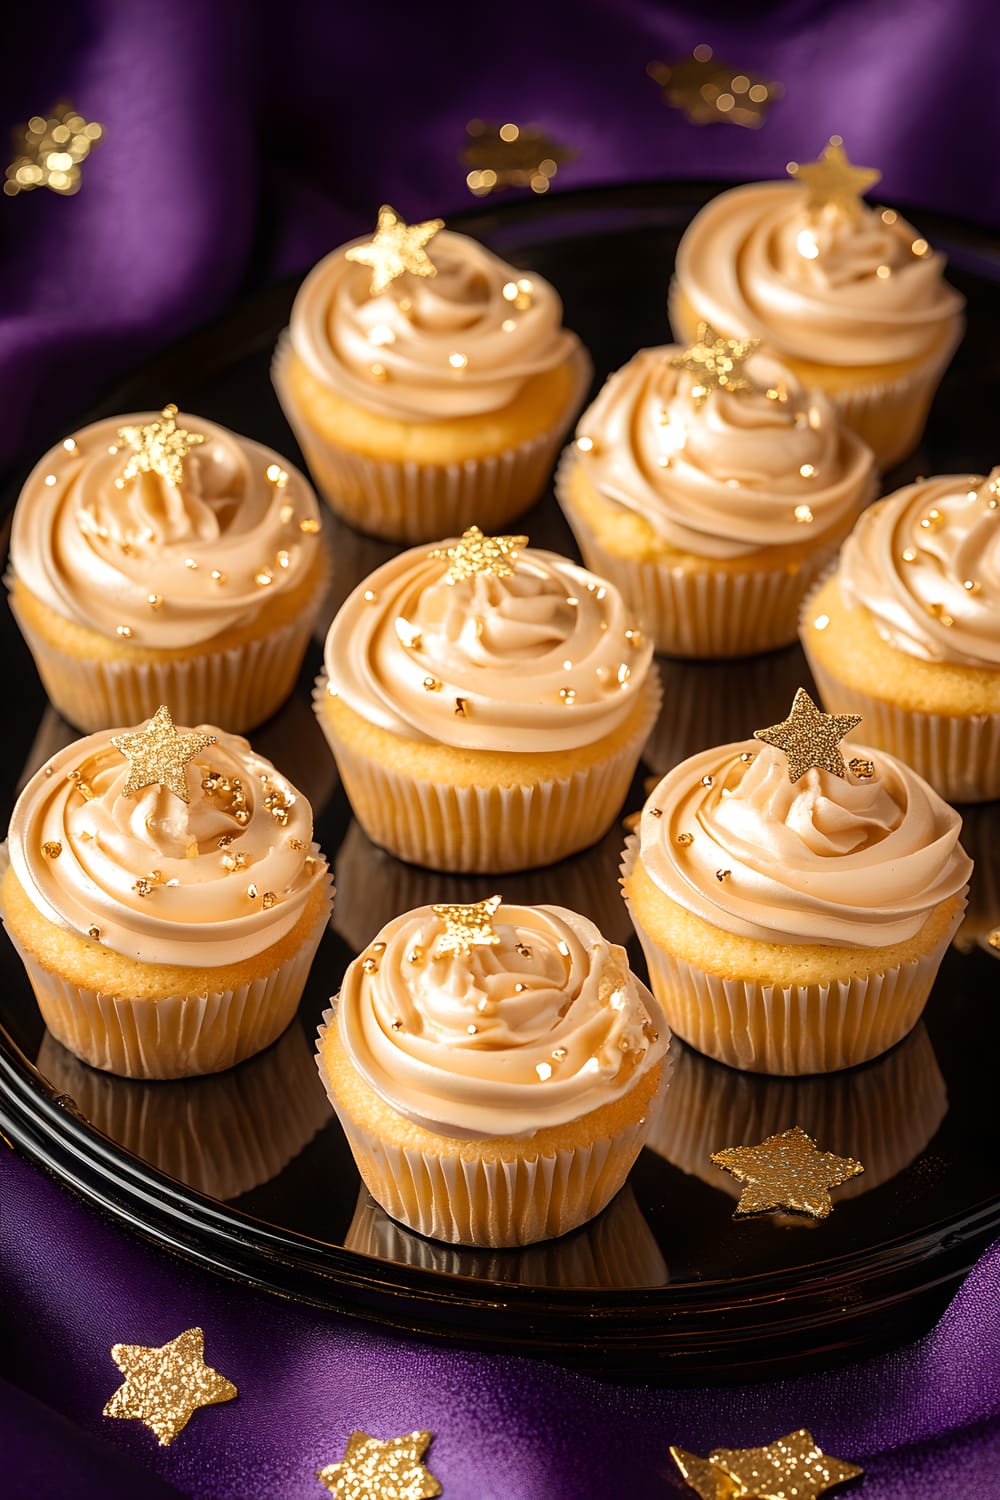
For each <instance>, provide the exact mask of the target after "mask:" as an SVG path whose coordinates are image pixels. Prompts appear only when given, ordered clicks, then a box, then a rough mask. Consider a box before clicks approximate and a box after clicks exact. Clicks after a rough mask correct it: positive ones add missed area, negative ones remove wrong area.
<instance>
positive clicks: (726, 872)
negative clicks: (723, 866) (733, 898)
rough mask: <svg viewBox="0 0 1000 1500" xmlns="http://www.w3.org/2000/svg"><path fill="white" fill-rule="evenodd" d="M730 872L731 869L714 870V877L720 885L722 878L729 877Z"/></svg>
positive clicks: (726, 878)
mask: <svg viewBox="0 0 1000 1500" xmlns="http://www.w3.org/2000/svg"><path fill="white" fill-rule="evenodd" d="M732 873H733V872H732V870H716V872H715V878H716V880H717V881H718V882H719V884H720V885H721V884H722V882H723V881H724V880H728V879H729V877H730V875H731V874H732Z"/></svg>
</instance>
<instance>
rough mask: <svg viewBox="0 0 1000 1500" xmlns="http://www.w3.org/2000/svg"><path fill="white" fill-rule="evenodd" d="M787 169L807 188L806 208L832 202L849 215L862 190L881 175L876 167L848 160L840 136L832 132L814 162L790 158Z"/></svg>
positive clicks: (816, 207) (879, 178)
mask: <svg viewBox="0 0 1000 1500" xmlns="http://www.w3.org/2000/svg"><path fill="white" fill-rule="evenodd" d="M787 171H788V175H789V176H790V177H794V178H795V180H796V182H801V183H803V184H804V186H805V187H806V188H807V189H808V192H809V197H808V199H807V201H806V207H807V208H809V209H810V210H813V211H815V210H817V209H821V208H826V207H827V205H828V204H831V205H833V206H834V207H835V208H839V209H842V210H843V211H844V212H845V213H848V214H856V213H857V211H858V207H859V199H860V197H861V195H862V193H867V191H868V189H869V188H870V187H874V186H875V184H876V182H879V181H880V180H881V177H882V173H881V172H879V171H878V170H877V169H876V168H875V167H856V166H854V165H853V164H852V163H851V162H849V161H848V159H847V153H846V151H845V150H844V143H843V141H842V140H841V138H840V136H839V135H831V137H830V143H829V145H828V146H826V147H824V149H823V153H822V155H821V156H820V157H819V159H818V160H817V161H809V162H805V163H803V164H801V165H800V164H799V162H797V161H790V162H789V163H788V168H787Z"/></svg>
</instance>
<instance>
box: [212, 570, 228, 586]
mask: <svg viewBox="0 0 1000 1500" xmlns="http://www.w3.org/2000/svg"><path fill="white" fill-rule="evenodd" d="M225 581H226V575H225V573H223V571H222V569H221V568H213V569H212V582H213V583H225Z"/></svg>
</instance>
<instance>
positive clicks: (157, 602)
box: [146, 594, 163, 609]
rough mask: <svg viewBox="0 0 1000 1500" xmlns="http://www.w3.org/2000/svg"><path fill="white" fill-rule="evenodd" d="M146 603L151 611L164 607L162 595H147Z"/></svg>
mask: <svg viewBox="0 0 1000 1500" xmlns="http://www.w3.org/2000/svg"><path fill="white" fill-rule="evenodd" d="M146 603H147V604H148V605H149V607H150V609H160V608H161V607H162V605H163V598H162V595H160V594H147V595H146Z"/></svg>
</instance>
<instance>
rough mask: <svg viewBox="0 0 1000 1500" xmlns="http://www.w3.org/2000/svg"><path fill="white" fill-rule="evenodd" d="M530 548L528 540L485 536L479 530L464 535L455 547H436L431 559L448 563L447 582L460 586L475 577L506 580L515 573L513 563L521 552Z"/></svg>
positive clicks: (477, 528)
mask: <svg viewBox="0 0 1000 1500" xmlns="http://www.w3.org/2000/svg"><path fill="white" fill-rule="evenodd" d="M527 545H528V538H527V537H526V536H484V535H483V533H482V532H481V531H480V529H479V527H478V526H470V527H469V529H468V531H463V533H462V535H461V537H460V539H459V540H458V541H457V542H456V543H455V544H454V546H452V547H435V548H434V551H433V552H432V553H431V557H446V558H447V559H448V573H447V577H448V581H449V582H450V583H461V581H462V579H463V578H471V577H472V576H473V574H475V573H492V574H493V576H494V578H507V577H508V576H509V575H510V574H511V573H513V571H514V569H513V568H512V567H511V565H510V559H511V558H516V557H517V554H518V550H519V548H521V547H526V546H527Z"/></svg>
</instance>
